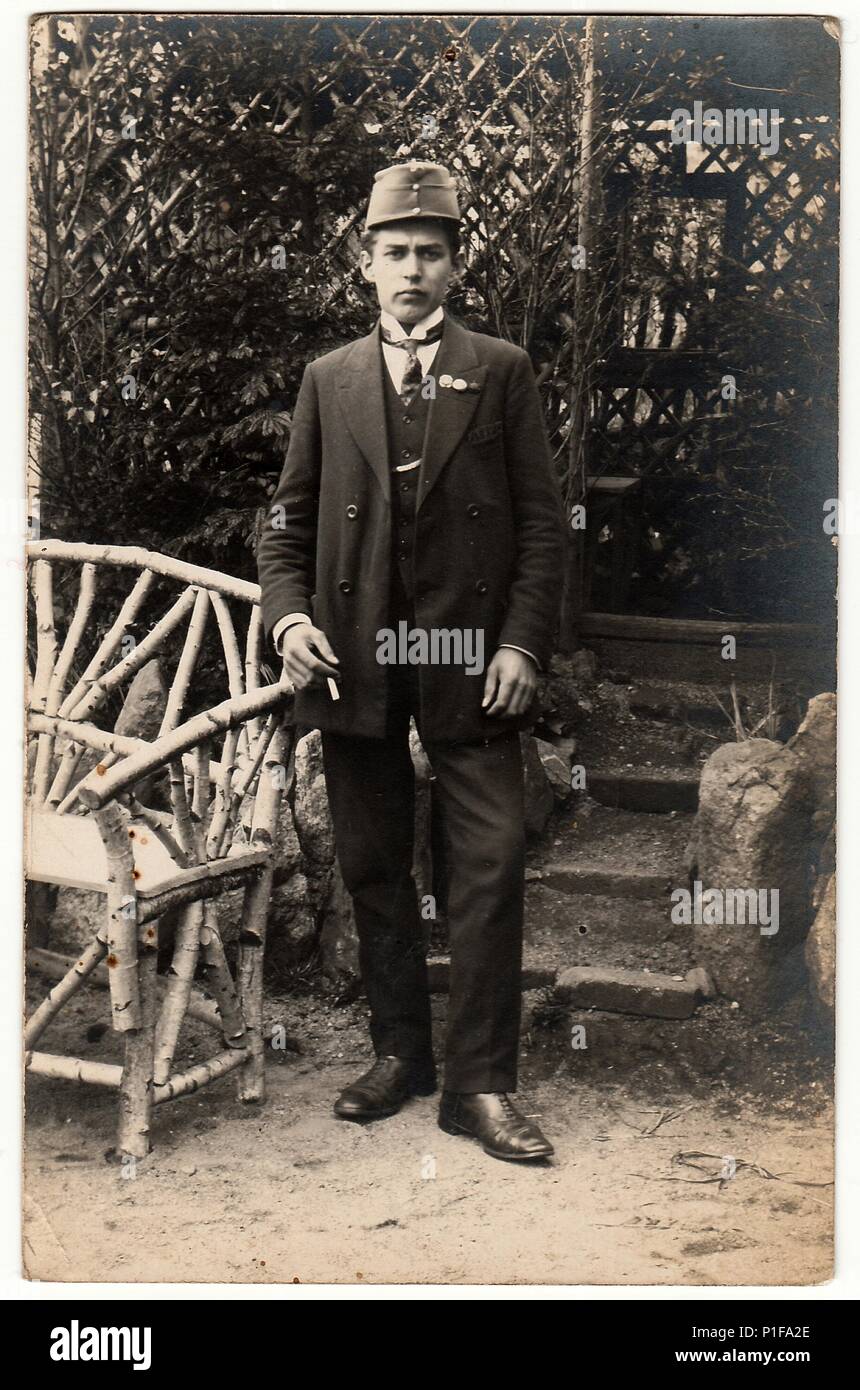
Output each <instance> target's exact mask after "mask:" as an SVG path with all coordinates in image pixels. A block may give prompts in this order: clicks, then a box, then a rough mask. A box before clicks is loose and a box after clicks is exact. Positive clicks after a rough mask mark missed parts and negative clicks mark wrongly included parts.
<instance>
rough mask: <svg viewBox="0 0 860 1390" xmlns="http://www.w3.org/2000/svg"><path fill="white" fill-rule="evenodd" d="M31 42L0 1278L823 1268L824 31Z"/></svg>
mask: <svg viewBox="0 0 860 1390" xmlns="http://www.w3.org/2000/svg"><path fill="white" fill-rule="evenodd" d="M29 65H30V66H29V148H28V156H27V158H28V210H27V261H28V264H27V293H28V310H27V313H28V323H27V333H28V367H27V370H28V420H27V460H26V486H25V489H24V491H25V495H26V504H25V507H24V511H25V513H26V518H25V525H26V529H27V540H26V545H25V546H24V547H23V550H22V554H23V552H24V551H25V552H26V557H25V559H22V560H21V562H20V566H19V568H20V569H24V568H25V569H26V584H27V613H26V666H27V674H26V696H25V706H26V709H25V715H24V718H25V720H26V795H25V805H24V809H23V819H24V858H25V895H26V896H25V929H24V935H25V942H24V946H25V957H26V1008H25V1010H24V1015H25V1022H24V1023H23V1052H22V1060H23V1067H24V1071H25V1117H24V1153H23V1176H22V1206H23V1210H22V1221H23V1227H22V1255H21V1259H22V1266H23V1277H24V1279H26V1280H28V1281H34V1282H44V1281H48V1282H51V1283H58V1284H68V1283H75V1282H81V1283H91V1284H128V1285H140V1284H163V1285H182V1284H211V1285H285V1286H286V1285H305V1284H309V1285H341V1286H353V1287H354V1288H355V1289H358V1288H359V1287H367V1286H370V1285H380V1286H389V1287H394V1286H399V1285H439V1286H449V1287H457V1286H472V1285H479V1286H541V1285H546V1286H568V1285H579V1286H588V1287H595V1288H597V1287H599V1286H619V1287H625V1286H643V1285H644V1286H680V1287H681V1288H683V1289H689V1290H690V1291H695V1290H701V1289H715V1288H723V1289H724V1288H727V1287H728V1288H730V1289H731V1288H735V1289H736V1288H741V1287H746V1286H754V1285H762V1286H773V1287H775V1288H776V1290H777V1292H778V1293H779V1292H780V1291H782V1293H784V1294H786V1295H787V1296H789V1297H790V1296H792V1295H791V1290H792V1289H794V1290H797V1289H800V1288H803V1287H809V1286H818V1285H821V1284H824V1283H826V1282H827V1281H829V1280H831V1279H832V1278H833V1275H834V1179H835V1171H834V1138H835V1097H834V1054H835V1038H836V1032H835V988H836V859H837V854H836V746H837V579H838V571H837V552H838V549H839V541H840V537H841V536H842V535H843V534H845V533H852V534H856V532H857V529H858V527H860V504H857V511H858V515H857V516H854V515H853V514H852V513H853V511H854V503H853V502H852V495H851V493H850V492H845V491H844V490H843V491H842V492H841V491H840V489H839V485H838V470H837V461H838V419H837V398H838V371H839V341H838V324H839V313H838V295H839V233H840V22H839V21H838V20H836V19H830V18H827V17H825V16H824V15H806V16H793V15H783V16H779V15H747V16H743V17H741V16H737V15H704V14H686V15H668V14H662V15H661V14H644V13H643V14H633V15H620V14H570V13H567V14H561V13H552V14H551V13H547V14H541V15H528V14H514V13H509V12H507V11H505V12H498V13H495V14H493V13H480V14H474V13H471V14H470V13H451V14H446V13H438V14H429V13H425V14H417V13H411V14H381V13H373V12H367V13H341V14H336V13H324V14H312V13H305V14H288V13H267V14H258V13H240V12H226V11H225V12H219V13H207V12H205V11H202V10H198V11H194V12H188V13H182V12H179V13H156V12H146V13H144V12H124V13H120V12H116V13H109V12H98V13H96V12H92V13H85V12H82V13H72V12H67V13H53V12H51V13H41V14H38V15H34V16H31V17H30V19H29ZM21 471H22V472H23V469H22V470H21ZM16 563H17V562H16ZM22 583H23V580H22ZM694 1188H695V1191H694V1190H693V1189H694ZM780 1296H781V1294H780ZM794 1296H795V1297H797V1296H801V1295H798V1294H795V1295H794ZM94 1316H95V1318H96V1321H98V1317H97V1313H94ZM75 1329H76V1331H75V1336H78V1337H79V1334H80V1333H81V1331H83V1332H85V1333H93V1334H94V1335H95V1333H97V1331H98V1329H91V1328H83V1329H78V1327H77V1324H75ZM765 1330H767V1329H765ZM70 1335H71V1334H70ZM60 1340H61V1342H62V1339H60ZM96 1342H97V1338H96ZM96 1342H94V1343H93V1345H94V1346H95V1345H96ZM773 1354H774V1355H776V1353H775V1352H774V1353H773ZM51 1355H52V1357H54V1356H55V1353H54V1351H53V1350H52V1352H51ZM141 1355H142V1353H141ZM749 1355H750V1357H751V1358H753V1356H754V1353H753V1352H752V1351H750V1353H749ZM761 1355H762V1357H764V1356H765V1355H766V1353H765V1352H762V1353H761ZM55 1359H58V1360H63V1359H73V1360H74V1359H87V1356H86V1354H85V1351H84V1350H82V1343H81V1342H80V1338H79V1341H78V1342H76V1343H75V1345H74V1346H72V1344H71V1342H68V1343H66V1342H62V1345H59V1346H58V1349H57V1354H56V1357H55ZM90 1359H98V1353H97V1351H96V1352H93V1354H92V1356H91V1358H90ZM734 1359H736V1360H737V1359H741V1360H742V1359H744V1355H743V1353H739V1354H737V1355H735V1357H734ZM784 1359H792V1357H791V1355H785V1357H784ZM136 1368H138V1367H137V1366H136ZM140 1368H142V1365H141V1367H140Z"/></svg>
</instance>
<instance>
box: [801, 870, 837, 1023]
mask: <svg viewBox="0 0 860 1390" xmlns="http://www.w3.org/2000/svg"><path fill="white" fill-rule="evenodd" d="M805 956H806V967H807V969H808V971H809V985H810V992H811V994H812V1000H813V1004H814V1006H815V1010H816V1012H817V1013H818V1015H819V1017H820V1018H821V1020H822V1021H823V1022H824V1023H826V1024H828V1025H829V1026H831V1027H832V1025H833V1017H834V1011H835V1008H836V875H835V874H831V875H830V878H829V879H828V880H827V886H826V888H825V890H824V894H823V896H822V899H821V906H820V907H819V909H818V912H817V913H816V915H815V921H814V922H813V924H812V926H811V928H810V931H809V936H808V937H807V938H806V947H805Z"/></svg>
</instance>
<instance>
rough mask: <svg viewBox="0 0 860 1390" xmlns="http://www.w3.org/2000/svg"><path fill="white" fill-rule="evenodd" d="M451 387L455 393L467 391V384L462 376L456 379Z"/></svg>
mask: <svg viewBox="0 0 860 1390" xmlns="http://www.w3.org/2000/svg"><path fill="white" fill-rule="evenodd" d="M451 385H452V386H453V387H454V390H455V391H465V389H466V383H465V381H464V380H463V378H462V377H461V376H458V377H455V378H454V380H453V381H452V383H451Z"/></svg>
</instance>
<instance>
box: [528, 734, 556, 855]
mask: <svg viewBox="0 0 860 1390" xmlns="http://www.w3.org/2000/svg"><path fill="white" fill-rule="evenodd" d="M520 746H521V747H522V753H523V776H524V786H525V803H526V815H525V820H526V835H528V836H538V835H540V834H542V832H543V831H544V830H545V829H546V825H547V821H548V820H549V818H550V816H551V815H552V813H553V811H554V809H555V797H554V796H553V790H552V786H551V785H550V781H549V778H548V777H547V775H546V772H545V770H544V765H543V763H542V762H541V756H540V753H539V751H538V748H537V742H536V740H535V739H533V738H531V737H530V736H529V735H528V734H520ZM554 751H555V750H554V749H553V752H554Z"/></svg>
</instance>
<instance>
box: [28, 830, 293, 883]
mask: <svg viewBox="0 0 860 1390" xmlns="http://www.w3.org/2000/svg"><path fill="white" fill-rule="evenodd" d="M129 829H130V830H132V829H133V830H134V832H135V834H134V836H133V838H132V841H131V845H132V853H133V855H134V867H135V887H136V891H137V894H138V896H139V897H141V898H149V897H154V896H155V895H156V894H158V893H163V892H164V891H165V889H168V888H175V887H179V886H180V885H181V884H187V883H193V882H194V881H195V880H196V879H201V878H204V877H206V876H207V874H210V875H211V874H212V873H213V872H215V873H221V872H223V873H232V872H235V871H236V870H237V869H245V868H247V869H252V868H254V867H256V866H257V865H258V864H262V863H263V862H264V861H265V860H266V859H267V858H268V857H269V851H268V850H265V849H256V850H246V849H242V848H241V846H239V847H237V848H236V849H234V850H231V852H230V853H229V854H227V855H225V856H224V857H223V858H221V859H217V860H213V861H210V863H209V864H208V865H194V866H192V867H191V868H190V869H183V868H182V867H181V866H180V865H179V864H177V863H176V862H175V861H174V860H173V859H171V857H170V855H169V853H168V851H167V849H166V848H165V846H164V845H163V844H162V843H161V841H160V840H159V839H158V838H157V837H156V836H155V835H154V834H153V832H152V830H151V829H150V828H149V826H148V825H145V824H143V823H142V822H140V821H134V820H131V821H129ZM107 876H108V865H107V855H106V853H105V847H104V842H103V840H102V837H101V835H100V834H99V828H98V825H97V824H96V821H95V819H94V818H93V817H92V816H76V815H65V816H61V815H58V814H57V812H56V811H46V810H44V809H43V808H40V809H38V810H33V811H32V812H31V814H30V817H29V825H28V836H27V877H28V878H29V879H31V880H32V881H33V882H35V883H54V884H58V885H59V886H60V887H63V888H84V889H88V890H89V891H90V892H94V893H107V890H108V881H107Z"/></svg>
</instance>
